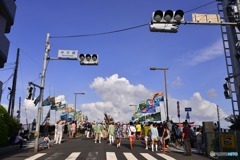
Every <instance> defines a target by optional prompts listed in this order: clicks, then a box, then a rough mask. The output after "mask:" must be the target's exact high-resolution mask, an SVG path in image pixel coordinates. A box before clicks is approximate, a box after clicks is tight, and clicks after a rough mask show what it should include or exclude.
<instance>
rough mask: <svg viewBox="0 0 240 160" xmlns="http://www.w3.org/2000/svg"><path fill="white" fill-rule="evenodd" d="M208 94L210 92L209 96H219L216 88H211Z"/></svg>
mask: <svg viewBox="0 0 240 160" xmlns="http://www.w3.org/2000/svg"><path fill="white" fill-rule="evenodd" d="M207 94H208V96H209V97H210V98H215V97H217V91H216V90H215V89H213V88H212V89H209V90H208V91H207Z"/></svg>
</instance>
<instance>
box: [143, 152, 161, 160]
mask: <svg viewBox="0 0 240 160" xmlns="http://www.w3.org/2000/svg"><path fill="white" fill-rule="evenodd" d="M140 154H141V155H142V156H143V157H144V158H146V159H147V160H157V159H156V158H154V157H153V156H151V155H150V154H148V153H140Z"/></svg>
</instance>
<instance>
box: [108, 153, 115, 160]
mask: <svg viewBox="0 0 240 160" xmlns="http://www.w3.org/2000/svg"><path fill="white" fill-rule="evenodd" d="M106 157H107V160H117V156H116V154H115V152H107V153H106Z"/></svg>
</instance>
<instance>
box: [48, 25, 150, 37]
mask: <svg viewBox="0 0 240 160" xmlns="http://www.w3.org/2000/svg"><path fill="white" fill-rule="evenodd" d="M147 25H149V23H145V24H141V25H138V26H134V27H129V28H125V29H120V30H115V31H109V32H102V33H92V34H80V35H72V36H51V37H50V38H76V37H88V36H99V35H104V34H111V33H117V32H123V31H127V30H132V29H136V28H140V27H144V26H147Z"/></svg>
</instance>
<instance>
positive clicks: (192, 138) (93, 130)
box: [44, 121, 203, 156]
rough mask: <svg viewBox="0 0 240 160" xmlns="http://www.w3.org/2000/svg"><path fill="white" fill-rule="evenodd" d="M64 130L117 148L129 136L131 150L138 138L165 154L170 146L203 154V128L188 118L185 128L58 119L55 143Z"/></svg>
mask: <svg viewBox="0 0 240 160" xmlns="http://www.w3.org/2000/svg"><path fill="white" fill-rule="evenodd" d="M64 132H65V133H67V135H68V138H74V137H76V136H80V135H82V136H85V137H86V138H93V139H94V143H101V142H102V140H107V141H108V144H109V145H113V144H114V145H116V147H117V148H120V147H121V143H122V138H128V139H129V148H130V149H131V150H133V148H134V143H135V142H136V141H137V140H139V141H141V140H142V141H144V144H145V149H146V150H149V149H150V150H151V151H153V152H154V151H162V152H163V153H165V152H167V151H169V146H170V145H171V146H173V147H175V148H179V147H180V146H183V147H184V150H185V155H186V156H191V148H192V147H196V148H197V149H198V152H199V153H201V151H202V149H201V147H202V145H203V136H202V130H201V128H195V127H194V128H193V127H191V125H189V124H188V122H187V121H185V122H184V123H183V127H182V126H178V125H177V124H175V123H173V122H172V121H168V122H165V121H164V122H160V123H154V122H146V123H139V122H138V121H136V122H135V123H133V122H130V123H120V122H113V121H111V122H95V121H94V122H77V121H72V122H65V121H57V122H56V124H55V134H54V141H55V144H61V141H62V137H63V133H64ZM47 134H48V132H47ZM47 134H45V135H44V136H45V138H46V137H47V136H48V135H47ZM50 147H51V146H49V148H50Z"/></svg>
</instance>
